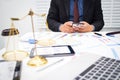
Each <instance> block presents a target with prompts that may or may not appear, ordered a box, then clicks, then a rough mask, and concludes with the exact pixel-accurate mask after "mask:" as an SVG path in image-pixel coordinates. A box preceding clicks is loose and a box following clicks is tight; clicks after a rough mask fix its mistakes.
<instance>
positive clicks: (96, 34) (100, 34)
mask: <svg viewBox="0 0 120 80" xmlns="http://www.w3.org/2000/svg"><path fill="white" fill-rule="evenodd" d="M94 34H96V35H98V36H102V34H100V33H94Z"/></svg>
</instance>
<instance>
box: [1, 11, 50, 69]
mask: <svg viewBox="0 0 120 80" xmlns="http://www.w3.org/2000/svg"><path fill="white" fill-rule="evenodd" d="M33 15H37V16H45V15H46V14H42V15H39V14H36V13H34V12H33V11H32V10H31V9H30V11H29V13H28V14H27V15H26V16H24V17H23V18H21V19H19V18H11V21H12V23H11V27H10V28H9V29H5V30H3V31H2V36H5V37H8V39H7V43H6V51H5V53H4V54H3V55H2V57H3V58H4V59H5V60H8V61H11V60H14V61H22V60H23V59H24V58H25V57H27V56H28V53H27V52H26V51H23V50H19V49H16V47H15V46H18V45H16V43H15V42H16V41H15V40H16V36H17V35H18V34H19V31H18V29H16V28H15V26H14V23H13V21H19V20H23V19H24V18H26V17H27V16H30V17H31V24H32V32H33V38H34V40H36V38H35V31H34V23H33ZM10 40H11V42H12V43H13V44H11V45H12V46H13V49H12V50H9V49H8V48H9V44H10V43H11V42H10ZM36 42H37V41H36ZM10 47H11V46H10ZM34 48H36V43H35V44H34ZM47 62H48V61H47V59H46V58H45V57H43V56H40V55H37V49H35V56H34V57H33V58H30V60H29V61H28V63H27V65H29V66H35V67H36V66H41V65H44V64H46V63H47Z"/></svg>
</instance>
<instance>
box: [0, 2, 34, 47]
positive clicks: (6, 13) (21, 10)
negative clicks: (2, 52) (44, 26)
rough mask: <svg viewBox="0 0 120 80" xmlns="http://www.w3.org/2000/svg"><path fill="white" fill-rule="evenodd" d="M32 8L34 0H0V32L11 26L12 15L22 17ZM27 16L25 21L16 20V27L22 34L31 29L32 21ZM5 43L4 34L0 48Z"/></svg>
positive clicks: (0, 37)
mask: <svg viewBox="0 0 120 80" xmlns="http://www.w3.org/2000/svg"><path fill="white" fill-rule="evenodd" d="M30 8H32V9H34V3H33V0H0V32H1V31H2V30H3V29H6V28H10V26H11V20H10V18H12V17H17V18H21V17H23V16H25V15H27V14H28V12H29V10H30ZM29 18H30V17H27V18H26V19H25V20H24V21H20V22H15V27H16V28H18V29H19V32H20V33H21V34H24V33H26V32H28V31H31V23H30V20H29ZM3 45H4V39H3V36H1V35H0V49H1V48H2V47H3Z"/></svg>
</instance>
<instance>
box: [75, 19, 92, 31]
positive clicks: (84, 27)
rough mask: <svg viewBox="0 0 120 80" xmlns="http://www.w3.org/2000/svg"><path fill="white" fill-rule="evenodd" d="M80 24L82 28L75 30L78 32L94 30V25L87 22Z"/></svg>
mask: <svg viewBox="0 0 120 80" xmlns="http://www.w3.org/2000/svg"><path fill="white" fill-rule="evenodd" d="M80 24H81V25H80V26H78V27H74V30H75V31H76V32H91V31H93V29H94V26H93V25H90V24H89V23H87V22H85V21H82V22H80Z"/></svg>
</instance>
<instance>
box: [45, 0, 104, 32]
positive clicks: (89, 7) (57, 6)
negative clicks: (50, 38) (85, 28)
mask: <svg viewBox="0 0 120 80" xmlns="http://www.w3.org/2000/svg"><path fill="white" fill-rule="evenodd" d="M69 13H70V0H51V4H50V8H49V12H48V16H47V22H48V27H49V29H51V30H52V31H59V26H60V25H61V24H64V23H65V22H67V21H69ZM83 21H86V22H88V23H89V24H92V25H94V26H95V31H99V30H101V29H102V28H103V26H104V20H103V13H102V9H101V0H83Z"/></svg>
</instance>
